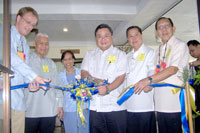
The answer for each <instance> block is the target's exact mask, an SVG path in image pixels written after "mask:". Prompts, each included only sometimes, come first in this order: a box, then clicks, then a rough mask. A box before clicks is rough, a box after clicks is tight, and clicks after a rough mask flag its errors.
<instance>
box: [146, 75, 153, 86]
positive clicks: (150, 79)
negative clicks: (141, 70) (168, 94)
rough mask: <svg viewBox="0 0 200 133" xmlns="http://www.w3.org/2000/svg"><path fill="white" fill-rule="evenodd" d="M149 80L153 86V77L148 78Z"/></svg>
mask: <svg viewBox="0 0 200 133" xmlns="http://www.w3.org/2000/svg"><path fill="white" fill-rule="evenodd" d="M147 78H148V80H149V82H150V84H152V80H153V79H152V77H150V76H149V77H147Z"/></svg>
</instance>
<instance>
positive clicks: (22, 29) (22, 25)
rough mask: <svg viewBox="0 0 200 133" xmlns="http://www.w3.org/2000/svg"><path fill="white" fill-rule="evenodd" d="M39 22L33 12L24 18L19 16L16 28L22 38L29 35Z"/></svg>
mask: <svg viewBox="0 0 200 133" xmlns="http://www.w3.org/2000/svg"><path fill="white" fill-rule="evenodd" d="M37 21H38V20H37V17H36V16H34V15H33V13H32V12H28V13H25V14H24V15H23V16H20V15H18V16H17V19H16V23H15V26H16V29H17V30H18V32H19V34H20V35H21V36H23V35H28V34H29V33H30V31H31V30H32V29H33V28H34V26H35V25H36V24H37Z"/></svg>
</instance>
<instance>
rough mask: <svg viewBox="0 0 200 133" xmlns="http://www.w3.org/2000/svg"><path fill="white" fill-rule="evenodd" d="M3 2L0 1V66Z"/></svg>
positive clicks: (1, 58)
mask: <svg viewBox="0 0 200 133" xmlns="http://www.w3.org/2000/svg"><path fill="white" fill-rule="evenodd" d="M2 13H3V0H0V64H3V14H2Z"/></svg>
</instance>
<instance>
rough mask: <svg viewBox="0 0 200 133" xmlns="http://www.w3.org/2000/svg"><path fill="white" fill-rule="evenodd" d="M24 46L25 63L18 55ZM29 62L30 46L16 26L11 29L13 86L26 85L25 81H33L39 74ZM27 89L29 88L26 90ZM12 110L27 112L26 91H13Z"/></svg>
mask: <svg viewBox="0 0 200 133" xmlns="http://www.w3.org/2000/svg"><path fill="white" fill-rule="evenodd" d="M21 44H22V45H23V51H24V53H25V56H26V60H25V62H24V61H23V60H22V59H21V58H20V57H19V56H18V55H17V49H18V48H20V47H21ZM28 62H29V46H28V45H27V42H26V39H25V37H24V36H22V37H20V34H19V32H18V31H17V29H16V27H15V26H12V27H11V70H13V71H14V77H11V86H13V85H19V84H24V83H25V81H33V80H34V79H35V78H36V77H37V74H36V73H35V72H33V70H32V69H31V68H30V67H29V66H28V65H27V64H28ZM26 89H27V88H26ZM11 108H12V109H14V110H19V111H25V102H24V90H23V88H22V89H16V90H12V91H11Z"/></svg>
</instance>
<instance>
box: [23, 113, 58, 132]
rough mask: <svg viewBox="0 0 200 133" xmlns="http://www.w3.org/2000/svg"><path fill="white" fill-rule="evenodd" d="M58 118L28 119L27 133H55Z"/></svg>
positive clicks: (26, 122)
mask: <svg viewBox="0 0 200 133" xmlns="http://www.w3.org/2000/svg"><path fill="white" fill-rule="evenodd" d="M55 122H56V116H54V117H40V118H26V119H25V133H38V132H39V133H54V128H55Z"/></svg>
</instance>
